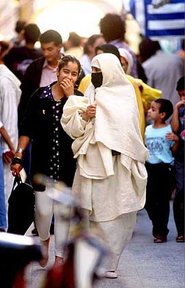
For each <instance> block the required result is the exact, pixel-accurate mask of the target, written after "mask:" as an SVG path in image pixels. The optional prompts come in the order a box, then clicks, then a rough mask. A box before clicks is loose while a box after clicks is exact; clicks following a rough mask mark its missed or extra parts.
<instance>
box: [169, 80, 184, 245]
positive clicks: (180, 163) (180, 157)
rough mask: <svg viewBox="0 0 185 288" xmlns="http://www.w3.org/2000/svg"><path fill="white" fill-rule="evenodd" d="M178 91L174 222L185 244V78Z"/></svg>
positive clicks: (172, 122)
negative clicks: (177, 142) (177, 141)
mask: <svg viewBox="0 0 185 288" xmlns="http://www.w3.org/2000/svg"><path fill="white" fill-rule="evenodd" d="M176 90H177V92H178V94H179V97H180V101H179V102H178V103H177V104H176V105H175V107H174V112H173V115H172V119H171V126H172V129H173V131H174V133H177V135H178V136H179V146H178V150H177V153H176V154H175V163H174V167H175V180H176V192H175V197H174V202H173V213H174V220H175V225H176V229H177V237H176V242H185V232H184V178H185V174H184V141H185V77H181V78H180V79H179V80H178V82H177V87H176Z"/></svg>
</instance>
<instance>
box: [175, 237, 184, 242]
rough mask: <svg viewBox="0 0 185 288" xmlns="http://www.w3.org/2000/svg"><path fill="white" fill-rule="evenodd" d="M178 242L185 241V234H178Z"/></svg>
mask: <svg viewBox="0 0 185 288" xmlns="http://www.w3.org/2000/svg"><path fill="white" fill-rule="evenodd" d="M176 242H178V243H182V242H185V236H183V235H179V236H177V237H176Z"/></svg>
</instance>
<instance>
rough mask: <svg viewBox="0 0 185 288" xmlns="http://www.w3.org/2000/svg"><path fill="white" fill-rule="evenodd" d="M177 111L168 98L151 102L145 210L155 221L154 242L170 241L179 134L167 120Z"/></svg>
mask: <svg viewBox="0 0 185 288" xmlns="http://www.w3.org/2000/svg"><path fill="white" fill-rule="evenodd" d="M172 113H173V105H172V103H171V101H169V100H167V99H157V100H155V101H153V102H152V103H151V107H150V109H149V110H148V118H149V120H152V121H153V124H152V125H149V126H147V127H146V131H145V144H146V147H147V148H148V150H149V159H148V160H147V162H146V169H147V172H148V182H147V191H146V204H145V209H146V210H147V212H148V215H149V218H150V219H151V221H152V224H153V231H152V234H153V236H154V243H163V242H166V241H167V234H168V232H169V230H168V219H169V212H170V205H169V202H170V196H171V191H172V183H171V181H170V180H171V179H172V178H173V175H172V164H173V162H174V157H173V155H172V153H174V152H175V151H176V150H177V147H178V136H177V135H175V134H174V133H172V128H171V125H169V124H167V123H166V120H167V119H168V118H169V117H170V116H171V115H172Z"/></svg>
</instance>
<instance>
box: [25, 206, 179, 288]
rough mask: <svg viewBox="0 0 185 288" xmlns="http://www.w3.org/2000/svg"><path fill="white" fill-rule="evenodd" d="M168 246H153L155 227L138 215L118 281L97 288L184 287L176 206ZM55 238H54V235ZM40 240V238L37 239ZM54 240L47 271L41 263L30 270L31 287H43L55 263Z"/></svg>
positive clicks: (143, 214) (103, 281) (105, 281)
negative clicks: (49, 269) (46, 275)
mask: <svg viewBox="0 0 185 288" xmlns="http://www.w3.org/2000/svg"><path fill="white" fill-rule="evenodd" d="M168 228H169V230H170V231H169V234H168V241H167V242H166V243H161V244H156V243H153V237H152V234H151V231H152V225H151V222H150V220H149V218H148V215H147V213H146V211H145V210H144V209H143V210H141V211H139V212H138V216H137V223H136V227H135V230H134V234H133V237H132V239H131V241H130V243H129V244H128V246H127V247H126V249H125V250H124V251H123V253H122V256H121V259H120V263H119V267H118V275H119V277H118V278H117V279H106V278H102V279H100V280H98V282H96V283H95V285H94V287H93V288H122V287H123V288H184V287H185V243H176V241H175V238H176V229H175V224H174V219H173V212H172V203H171V212H170V219H169V227H168ZM52 237H53V236H52ZM36 238H37V237H36ZM53 246H54V245H53V239H52V241H51V247H50V249H51V251H50V260H49V265H48V267H47V268H46V269H43V268H41V267H40V266H39V264H38V263H32V264H30V265H29V266H28V267H27V271H26V280H27V287H28V288H41V286H42V283H43V280H44V277H45V274H46V271H47V269H48V268H49V267H50V266H51V265H52V263H53V261H54V247H53Z"/></svg>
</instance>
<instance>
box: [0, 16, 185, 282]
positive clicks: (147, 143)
mask: <svg viewBox="0 0 185 288" xmlns="http://www.w3.org/2000/svg"><path fill="white" fill-rule="evenodd" d="M99 24H100V25H99V26H100V34H93V35H91V36H90V37H89V38H88V39H83V38H82V37H80V36H79V35H78V34H77V33H75V32H71V33H70V35H69V38H68V40H67V41H66V42H65V43H63V41H62V37H61V35H60V33H58V32H57V31H55V30H52V29H51V30H47V31H44V32H43V33H41V32H40V29H39V27H38V26H37V25H36V24H35V23H26V22H25V21H18V22H17V23H16V31H17V33H18V34H17V37H16V38H14V39H11V41H10V42H6V41H0V137H1V138H0V140H1V142H0V231H4V232H5V231H7V228H8V218H7V211H8V198H9V196H10V193H11V188H12V186H13V179H14V177H15V176H17V175H20V173H21V171H22V169H23V168H24V169H25V171H26V175H27V178H26V181H27V182H28V183H31V185H32V186H33V188H34V191H35V218H34V219H33V220H34V223H35V226H36V227H35V228H36V231H37V233H38V236H39V238H40V241H41V243H42V245H43V247H44V251H45V253H44V257H43V259H42V260H41V261H40V265H41V266H42V267H46V265H47V263H48V259H49V243H50V226H51V223H52V222H54V235H55V264H56V265H58V264H61V263H63V261H64V258H65V256H64V253H63V249H64V242H65V240H66V239H67V238H68V237H69V231H70V229H69V225H68V224H67V223H66V222H64V221H61V219H60V218H59V217H58V213H57V207H56V204H55V202H54V201H53V200H51V199H50V198H49V197H48V196H47V195H48V194H47V193H48V190H50V189H52V188H51V187H47V185H40V184H38V183H37V182H35V178H34V176H35V175H37V174H38V173H39V174H44V175H46V176H47V177H49V178H50V179H52V180H54V181H63V182H64V183H65V184H66V185H67V186H68V187H71V191H72V194H73V195H74V196H75V197H76V198H77V199H78V200H79V201H80V204H81V209H82V211H83V213H84V215H85V217H86V222H87V227H88V229H91V226H92V225H93V226H96V227H97V229H99V230H100V231H101V232H102V234H103V235H104V236H105V239H106V242H107V245H108V246H109V248H110V251H111V255H110V256H111V257H110V261H108V263H107V272H106V274H105V277H107V278H117V277H118V275H117V272H116V270H117V267H118V264H119V258H120V256H121V253H122V251H123V249H124V248H125V246H126V245H127V243H128V241H129V240H130V239H131V237H132V234H133V231H134V227H135V223H136V217H137V212H138V211H139V210H140V209H143V208H145V209H146V211H147V213H148V216H149V218H150V220H151V222H152V235H153V237H154V239H153V241H154V243H163V242H166V241H167V235H168V232H169V230H168V219H169V212H170V200H171V199H172V196H173V213H174V221H175V225H176V229H177V237H176V241H177V242H185V231H184V177H185V174H184V141H185V79H184V59H183V58H182V57H181V56H180V55H179V54H178V53H176V54H172V53H171V54H168V53H166V52H164V51H163V50H162V48H161V47H160V43H159V42H158V41H153V40H151V39H147V38H145V37H143V38H142V39H141V42H140V43H139V47H138V48H139V55H135V53H134V52H133V51H132V50H131V48H130V47H129V43H127V41H126V39H125V32H126V26H125V20H124V19H123V18H122V17H121V16H120V15H117V14H111V13H108V14H106V15H105V16H104V17H103V18H102V19H100V23H99ZM18 28H19V29H18ZM37 41H39V43H40V47H39V48H37V47H36V45H35V43H36V42H37ZM181 54H182V53H181ZM169 179H170V180H171V181H169Z"/></svg>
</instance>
